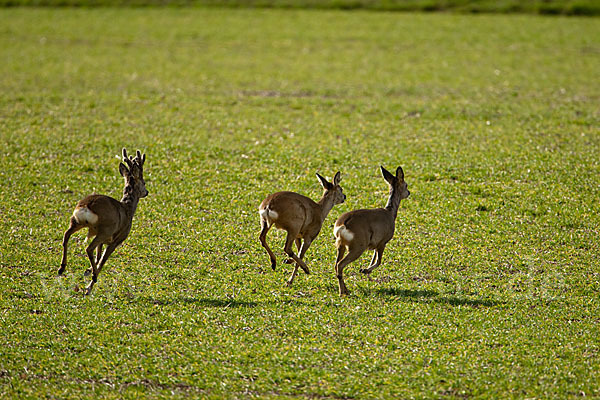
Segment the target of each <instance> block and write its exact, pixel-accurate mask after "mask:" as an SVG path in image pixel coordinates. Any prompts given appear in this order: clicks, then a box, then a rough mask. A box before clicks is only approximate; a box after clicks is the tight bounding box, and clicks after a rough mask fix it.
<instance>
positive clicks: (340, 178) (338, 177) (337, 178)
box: [333, 171, 342, 186]
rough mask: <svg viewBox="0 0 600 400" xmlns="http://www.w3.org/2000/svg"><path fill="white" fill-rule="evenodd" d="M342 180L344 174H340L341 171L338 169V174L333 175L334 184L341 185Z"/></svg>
mask: <svg viewBox="0 0 600 400" xmlns="http://www.w3.org/2000/svg"><path fill="white" fill-rule="evenodd" d="M341 180H342V176H341V174H340V171H338V172H337V174H335V176H334V177H333V185H334V186H337V185H339V184H340V181H341Z"/></svg>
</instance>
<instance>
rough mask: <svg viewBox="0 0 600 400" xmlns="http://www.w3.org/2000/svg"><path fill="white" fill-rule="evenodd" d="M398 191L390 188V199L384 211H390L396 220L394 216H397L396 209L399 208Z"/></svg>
mask: <svg viewBox="0 0 600 400" xmlns="http://www.w3.org/2000/svg"><path fill="white" fill-rule="evenodd" d="M400 200H402V199H401V198H400V191H399V190H396V189H394V188H390V197H389V199H388V202H387V204H386V205H385V209H386V210H388V211H390V212H391V213H392V215H393V216H394V219H396V215H398V207H400Z"/></svg>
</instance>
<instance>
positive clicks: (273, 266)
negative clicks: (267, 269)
mask: <svg viewBox="0 0 600 400" xmlns="http://www.w3.org/2000/svg"><path fill="white" fill-rule="evenodd" d="M276 266H277V263H276V262H275V260H273V261H271V268H272V269H273V271H275V267H276Z"/></svg>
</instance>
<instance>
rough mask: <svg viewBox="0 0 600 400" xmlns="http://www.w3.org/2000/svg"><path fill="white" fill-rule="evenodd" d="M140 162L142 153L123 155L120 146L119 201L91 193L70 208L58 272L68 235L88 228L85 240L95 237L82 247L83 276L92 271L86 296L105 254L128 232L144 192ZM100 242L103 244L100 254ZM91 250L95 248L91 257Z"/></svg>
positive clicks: (64, 262) (63, 265)
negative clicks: (85, 265)
mask: <svg viewBox="0 0 600 400" xmlns="http://www.w3.org/2000/svg"><path fill="white" fill-rule="evenodd" d="M144 161H146V155H145V154H143V155H142V153H140V151H139V150H138V151H137V153H136V156H135V158H133V157H132V156H129V157H127V151H126V150H125V149H123V162H125V164H127V166H125V164H123V163H119V172H120V173H121V175H122V176H123V178H125V188H124V189H123V198H122V199H121V201H117V200H116V199H113V198H112V197H109V196H104V195H100V194H92V195H90V196H87V197H86V198H84V199H83V200H81V201H80V202H79V203H77V206H76V207H75V210H74V211H73V215H72V216H71V220H70V223H71V224H70V226H69V229H67V230H66V231H65V235H64V237H63V256H62V261H61V263H60V269H59V270H58V275H62V273H63V272H64V271H65V268H66V267H67V243H68V242H69V238H70V237H71V235H72V234H73V233H75V232H77V231H78V230H80V229H82V228H88V236H87V237H88V239H90V238H92V237H94V236H95V237H94V239H93V240H92V242H91V243H90V244H89V245H88V246H87V248H86V249H85V251H86V253H87V255H88V258H89V259H90V264H91V268H89V269H88V270H86V271H85V275H86V276H87V275H89V274H90V272H91V273H92V280H91V281H90V283H89V285H88V286H87V288H86V292H85V294H86V295H89V294H90V293H91V292H92V288H93V287H94V283H96V281H97V280H98V275H99V274H100V271H101V270H102V267H103V266H104V263H106V260H108V257H110V255H111V254H112V253H113V251H114V250H115V248H117V246H119V245H120V244H121V243H123V241H124V240H125V239H126V238H127V236H128V235H129V231H130V230H131V221H132V220H133V214H134V213H135V209H136V207H137V204H138V201H139V199H140V198H142V197H146V196H147V195H148V191H147V190H146V183H145V182H144V175H143V166H144ZM102 245H106V250H104V254H103V253H102ZM94 250H96V251H97V253H96V258H95V259H94Z"/></svg>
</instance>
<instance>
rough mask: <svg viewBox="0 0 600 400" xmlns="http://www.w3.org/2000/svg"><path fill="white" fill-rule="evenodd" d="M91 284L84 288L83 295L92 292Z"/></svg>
mask: <svg viewBox="0 0 600 400" xmlns="http://www.w3.org/2000/svg"><path fill="white" fill-rule="evenodd" d="M92 287H93V286H92V285H89V286H88V287H87V288H86V289H85V295H86V296H89V295H90V294H92Z"/></svg>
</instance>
